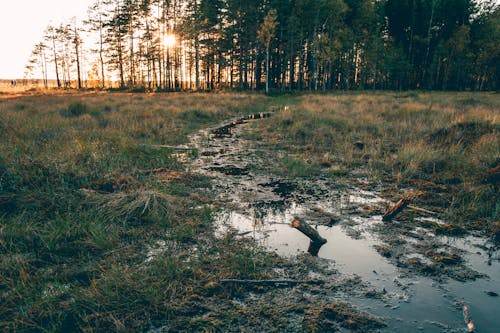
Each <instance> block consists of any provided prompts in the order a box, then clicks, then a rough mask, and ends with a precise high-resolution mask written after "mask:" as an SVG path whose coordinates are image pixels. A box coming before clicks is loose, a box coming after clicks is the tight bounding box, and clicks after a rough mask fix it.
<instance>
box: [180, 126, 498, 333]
mask: <svg viewBox="0 0 500 333" xmlns="http://www.w3.org/2000/svg"><path fill="white" fill-rule="evenodd" d="M241 119H243V118H240V121H239V122H233V123H231V124H234V125H231V126H229V127H228V126H222V127H218V128H214V129H207V130H205V131H202V132H200V133H198V134H197V135H195V136H193V137H192V138H191V145H193V146H195V147H196V148H197V149H198V150H199V152H200V154H199V158H198V159H196V160H194V161H193V162H192V163H191V164H190V168H191V171H193V172H197V173H201V174H205V175H209V176H210V177H212V178H214V183H215V185H214V196H215V197H216V198H217V199H218V200H219V201H221V202H223V203H225V206H226V207H230V208H226V209H223V210H222V211H220V212H219V213H218V214H217V215H216V216H215V221H216V225H217V231H216V232H217V234H218V235H223V234H225V233H226V232H228V231H229V230H232V231H233V232H236V233H237V234H238V235H239V236H240V237H252V238H253V239H255V242H256V243H257V244H259V245H261V246H264V247H266V248H267V249H269V250H270V251H275V252H277V253H278V254H280V255H282V256H285V257H290V256H295V255H297V254H302V253H304V252H307V250H308V247H309V243H310V241H309V238H308V237H306V236H305V235H304V234H302V233H301V232H300V231H298V230H297V229H294V228H292V227H291V226H290V223H291V221H292V220H293V219H294V217H296V216H298V217H301V218H302V219H304V220H305V221H307V223H309V224H310V225H311V226H313V227H314V228H316V230H317V231H318V232H319V234H320V235H321V236H322V237H323V238H325V239H326V240H327V243H326V244H324V245H323V246H322V247H321V248H320V250H319V252H318V257H319V258H323V259H326V260H329V261H331V264H332V265H333V266H334V267H335V269H337V270H338V271H339V272H340V273H341V274H344V275H353V276H359V277H360V278H361V280H362V281H363V282H364V283H368V284H369V285H370V286H371V287H372V288H373V289H374V290H375V292H376V295H378V296H377V297H362V296H360V297H349V298H348V299H346V300H345V301H347V302H349V303H352V304H355V305H356V306H358V307H359V308H360V309H362V310H366V311H368V312H370V313H372V314H375V315H378V316H381V317H383V318H384V320H385V321H386V323H387V325H388V326H387V328H385V329H382V330H381V331H386V332H398V331H401V332H422V331H424V332H466V331H467V330H466V326H465V323H464V319H463V315H462V308H463V306H464V305H467V306H468V307H469V308H470V312H471V316H472V319H473V321H474V323H475V325H476V328H477V330H476V331H477V332H491V333H493V332H498V330H499V328H500V317H499V316H498V313H499V311H500V297H495V296H494V295H495V294H499V293H500V285H499V281H500V265H499V258H498V256H499V253H498V249H492V245H491V244H489V243H488V242H487V241H486V240H484V239H481V238H478V237H472V236H469V237H462V238H452V237H447V236H437V235H435V234H434V233H433V232H432V231H430V230H428V229H425V228H421V227H418V226H417V225H418V223H416V224H415V223H414V224H409V225H406V224H405V222H397V219H396V221H394V222H389V223H384V222H382V216H381V214H380V206H382V205H383V204H384V203H386V200H384V199H382V198H381V197H380V196H379V195H378V193H377V192H376V191H373V192H371V191H367V190H362V189H360V188H357V187H356V185H355V184H352V185H350V186H343V187H342V188H339V186H338V185H337V184H335V182H334V181H332V180H329V179H314V180H303V181H300V182H295V181H291V180H288V179H279V178H273V177H271V176H268V175H265V170H259V168H256V167H255V166H266V165H267V164H268V163H272V154H276V152H273V153H270V152H269V153H266V152H262V151H259V152H258V154H257V153H256V150H255V148H254V147H253V145H252V143H251V142H248V141H245V140H244V139H242V138H241V131H242V130H244V128H245V127H246V126H247V125H245V124H244V123H245V121H241ZM236 125H237V126H236ZM259 171H260V172H259ZM415 221H416V222H418V221H431V222H434V223H438V224H441V223H443V222H442V221H441V220H439V219H437V218H436V217H434V216H425V215H421V216H419V217H417V218H416V219H415ZM492 295H493V296H492Z"/></svg>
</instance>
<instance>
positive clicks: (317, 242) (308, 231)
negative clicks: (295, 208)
mask: <svg viewBox="0 0 500 333" xmlns="http://www.w3.org/2000/svg"><path fill="white" fill-rule="evenodd" d="M291 226H292V227H293V228H295V229H297V230H299V231H300V232H302V233H303V234H304V235H306V236H307V237H309V239H310V240H311V242H310V243H309V248H308V249H307V252H309V253H310V254H311V255H313V256H317V255H318V252H319V249H320V248H321V247H322V246H323V244H325V243H326V242H327V240H326V239H324V238H323V237H321V236H320V235H319V233H318V231H317V230H316V229H314V228H313V227H311V226H310V225H309V224H307V223H306V222H304V221H303V220H301V219H300V218H298V217H294V218H293V221H292V223H291Z"/></svg>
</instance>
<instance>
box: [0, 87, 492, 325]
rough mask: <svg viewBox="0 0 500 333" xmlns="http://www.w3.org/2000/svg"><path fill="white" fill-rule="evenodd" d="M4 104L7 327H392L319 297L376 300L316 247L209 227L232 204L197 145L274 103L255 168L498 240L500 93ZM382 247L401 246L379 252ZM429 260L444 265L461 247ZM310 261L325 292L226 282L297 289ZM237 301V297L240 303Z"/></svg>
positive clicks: (111, 96) (0, 167) (440, 227)
mask: <svg viewBox="0 0 500 333" xmlns="http://www.w3.org/2000/svg"><path fill="white" fill-rule="evenodd" d="M0 98H1V99H0V142H1V143H2V144H1V145H0V253H1V261H0V271H1V272H2V274H1V275H0V295H1V299H2V301H1V302H0V331H5V332H35V331H45V332H70V331H88V332H91V331H102V332H109V331H120V332H121V331H123V332H126V331H151V332H156V331H158V332H163V331H165V332H167V331H172V332H175V331H239V330H240V327H243V328H245V329H247V330H251V331H292V332H295V331H313V332H314V331H317V332H319V331H325V330H335V329H338V328H339V327H343V328H345V329H349V330H352V331H360V332H362V331H363V332H364V331H368V330H371V329H378V328H381V327H383V326H384V325H385V324H384V323H383V322H382V320H381V319H379V318H376V317H375V316H372V315H370V314H368V313H366V312H365V311H361V310H359V309H357V307H356V306H354V305H352V304H349V302H347V301H345V299H342V298H336V297H335V295H332V294H328V295H326V294H325V293H326V291H325V289H329V290H335V292H344V293H346V295H350V294H349V293H356V294H359V293H360V292H362V293H365V294H366V295H368V296H367V297H372V296H373V294H370V292H371V289H370V288H368V287H366V288H365V287H361V283H360V282H359V281H358V280H356V278H355V277H354V278H353V277H348V278H345V277H341V276H340V274H337V273H336V271H331V270H330V268H329V266H328V265H326V264H325V263H324V262H322V261H316V260H315V258H314V257H312V256H309V255H308V254H306V253H303V254H301V255H299V256H295V257H293V258H283V257H280V256H278V255H277V254H275V253H273V252H269V251H267V250H266V249H265V248H264V247H262V246H258V245H256V244H255V242H254V241H253V240H252V238H251V237H241V235H240V234H238V232H237V231H234V230H233V231H231V230H230V231H228V232H227V233H224V234H222V235H220V234H217V233H216V232H215V230H216V228H217V225H216V224H217V223H216V222H215V217H216V216H217V214H218V213H219V212H220V211H223V210H225V209H227V208H228V205H229V204H228V202H227V201H224V200H221V199H220V198H219V197H217V196H214V192H213V191H214V190H213V189H214V188H215V187H216V185H217V182H218V181H217V180H215V179H214V178H213V177H212V174H210V173H203V172H198V171H199V170H197V169H196V168H194V167H190V165H191V164H192V163H193V162H192V161H194V160H197V159H199V158H200V155H201V154H202V152H201V151H200V147H197V146H194V145H190V143H191V141H192V139H191V137H192V135H193V134H195V133H197V132H198V131H199V130H201V129H206V128H213V127H214V126H217V124H223V123H224V122H227V121H228V120H230V119H232V118H234V117H236V116H240V117H241V116H245V115H249V114H255V113H259V112H264V111H275V112H274V114H273V115H272V116H271V117H270V118H266V119H263V120H259V121H255V122H252V123H250V124H249V126H248V128H247V130H246V131H244V133H242V134H241V135H242V137H243V138H244V139H245V140H246V141H248V142H252V146H253V147H254V148H255V149H256V150H257V155H260V156H261V157H265V158H266V161H267V162H266V163H265V165H260V164H258V163H252V165H250V166H249V167H248V170H249V171H248V172H251V173H255V174H257V173H264V174H267V175H272V177H275V178H279V179H281V180H283V179H287V180H288V181H290V182H300V181H309V180H314V179H327V180H328V181H332V182H336V183H338V184H339V188H342V187H346V188H347V187H348V186H350V184H352V183H353V182H354V181H355V180H358V181H359V180H362V181H363V184H364V186H365V188H366V189H367V190H372V189H375V188H377V189H378V192H379V193H380V196H381V197H383V198H384V199H386V200H389V201H391V200H392V201H397V200H398V199H399V198H401V197H403V196H404V195H406V194H407V193H417V195H415V199H414V201H413V202H412V204H413V205H414V206H416V207H418V208H420V209H421V210H426V211H430V212H433V213H435V214H437V216H438V218H439V219H440V220H443V221H445V223H440V222H439V221H438V222H439V223H438V222H436V221H434V220H426V221H420V220H419V221H420V222H415V221H414V220H413V217H414V216H413V215H412V214H407V215H405V214H404V213H403V215H402V217H401V219H402V221H408V223H409V224H408V225H411V226H412V227H423V228H426V229H427V230H431V231H432V232H434V233H435V234H438V235H451V236H454V237H455V236H460V237H461V236H465V235H474V236H476V237H481V238H484V239H486V240H487V241H488V242H489V244H493V245H494V246H495V248H496V246H497V245H498V242H500V222H499V220H498V216H499V212H500V200H499V199H500V196H499V191H498V186H499V181H500V164H499V163H500V155H499V153H500V112H499V110H500V95H498V94H493V93H417V92H407V93H391V92H387V93H373V94H367V93H364V94H339V95H333V94H326V95H318V94H304V95H289V96H288V95H287V96H279V97H266V96H263V95H258V94H237V93H219V94H216V93H212V94H204V93H190V94H188V93H170V94H132V93H122V92H120V93H118V92H117V93H104V92H103V93H67V94H51V93H45V94H39V93H36V92H30V93H26V92H21V93H19V94H16V96H13V95H12V92H11V93H10V95H9V94H7V93H6V94H2V95H1V96H0ZM186 147H187V148H186ZM276 152H279V153H276ZM234 170H235V169H232V171H233V172H234ZM238 170H239V169H238ZM226 171H227V170H226ZM243 171H245V172H247V170H246V169H245V170H243ZM226 173H227V172H226ZM216 192H217V191H216ZM379 209H380V208H379ZM391 230H392V231H394V230H393V229H391ZM398 230H399V229H398ZM392 231H391V232H392ZM398 232H399V231H398ZM492 248H493V247H492ZM387 251H389V252H391V251H395V250H394V249H391V248H388V247H387V246H386V247H382V248H378V252H379V253H381V255H383V253H386V252H387ZM430 255H431V256H432V258H433V260H435V261H440V263H439V264H444V265H447V264H448V262H447V261H449V260H450V259H449V258H450V256H451V257H452V255H451V254H447V253H441V252H439V253H438V252H436V251H434V252H432V254H430ZM452 258H454V257H452ZM457 261H458V260H457ZM495 264H497V263H496V262H495ZM311 270H313V271H315V272H318V274H320V273H321V276H322V282H323V283H324V284H326V286H327V287H328V288H322V287H318V286H316V285H309V284H304V285H299V286H297V287H295V289H294V292H293V293H288V291H287V287H284V288H282V286H281V287H280V288H275V287H269V286H266V285H257V286H255V285H246V284H244V285H231V284H229V285H228V284H225V283H222V281H223V280H227V279H239V280H252V281H254V280H259V281H260V280H269V279H278V278H279V279H282V278H283V277H286V278H287V279H290V280H293V281H303V280H306V279H308V277H310V271H311ZM443 272H444V273H443V274H447V273H446V272H447V271H446V270H443ZM461 272H463V271H461ZM454 274H455V275H454ZM448 275H449V276H450V277H451V278H456V276H457V273H456V272H455V271H454V272H451V271H450V273H449V274H448ZM327 276H331V278H328V279H327V278H326V277H327ZM360 290H361V291H360ZM384 290H385V289H384ZM249 293H250V294H251V295H253V294H256V295H258V296H253V298H252V297H249ZM302 293H306V294H309V295H310V296H308V297H309V298H308V299H307V301H305V300H304V297H305V296H303V295H302ZM365 294H363V295H365ZM325 295H326V296H328V297H326V296H325ZM370 295H371V296H370ZM285 296H286V297H285ZM284 298H286V300H284ZM240 300H244V303H245V306H236V305H235V304H236V303H237V302H240Z"/></svg>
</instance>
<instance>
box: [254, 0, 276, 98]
mask: <svg viewBox="0 0 500 333" xmlns="http://www.w3.org/2000/svg"><path fill="white" fill-rule="evenodd" d="M276 20H277V12H276V9H271V10H269V12H268V13H267V15H266V17H265V18H264V22H263V23H262V25H261V27H260V30H259V33H258V35H257V39H258V40H259V42H260V43H261V44H262V45H264V47H265V48H266V94H269V49H270V47H271V40H272V39H273V38H274V33H275V31H276V26H277V22H276Z"/></svg>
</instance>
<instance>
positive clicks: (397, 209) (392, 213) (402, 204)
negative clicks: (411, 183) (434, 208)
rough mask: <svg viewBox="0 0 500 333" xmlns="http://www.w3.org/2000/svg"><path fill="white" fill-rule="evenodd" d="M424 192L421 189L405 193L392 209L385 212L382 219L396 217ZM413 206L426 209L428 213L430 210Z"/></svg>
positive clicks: (388, 219) (421, 209) (415, 208)
mask: <svg viewBox="0 0 500 333" xmlns="http://www.w3.org/2000/svg"><path fill="white" fill-rule="evenodd" d="M423 194H424V192H421V191H415V192H410V193H407V194H405V196H404V197H403V198H402V199H400V200H399V201H398V202H397V203H396V204H395V205H394V206H392V207H391V209H389V210H388V211H387V212H385V214H384V215H383V216H382V221H391V220H392V219H393V218H394V217H396V215H398V214H399V213H401V211H402V210H403V209H405V208H406V207H409V206H410V202H411V201H414V200H415V199H416V198H418V197H419V196H421V195H423ZM411 208H412V209H414V210H418V211H425V212H426V213H429V212H430V211H426V210H424V209H423V208H418V207H415V206H411Z"/></svg>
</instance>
